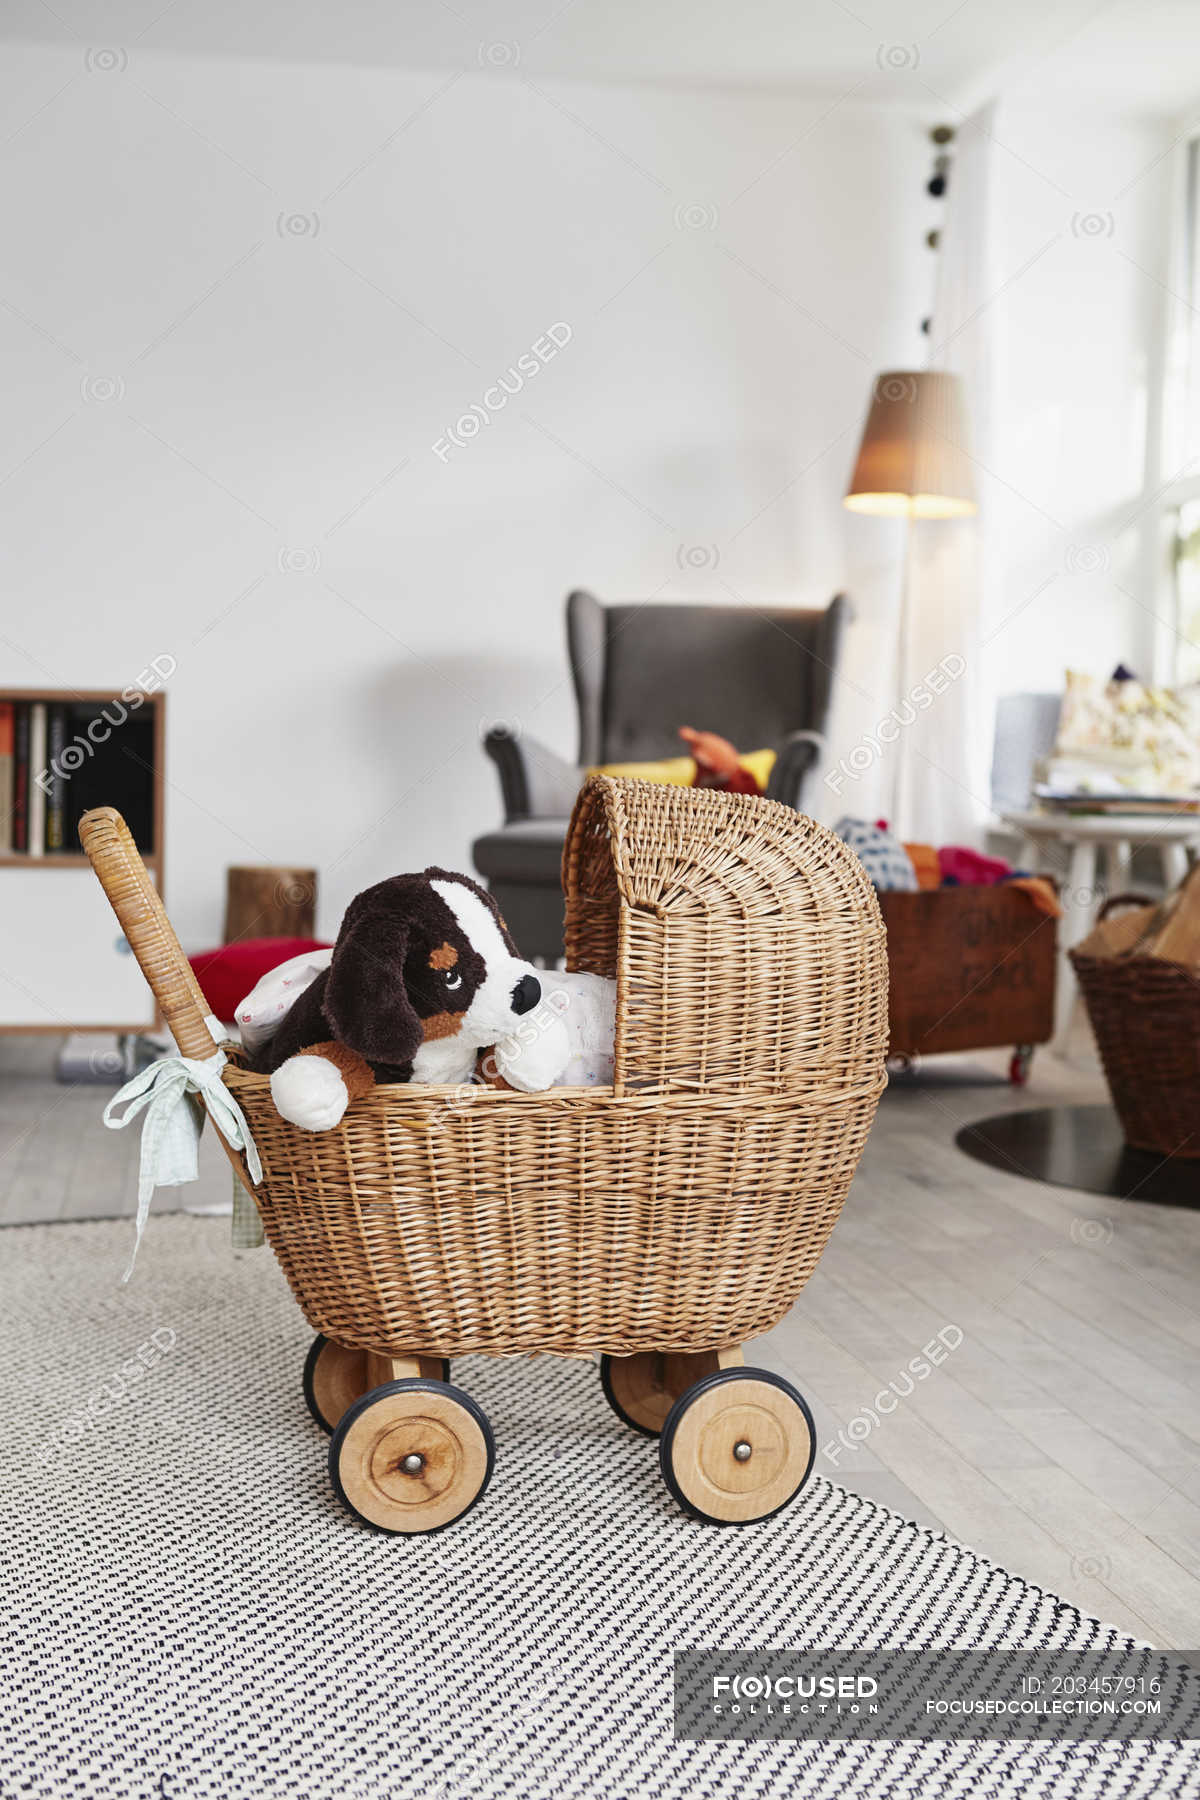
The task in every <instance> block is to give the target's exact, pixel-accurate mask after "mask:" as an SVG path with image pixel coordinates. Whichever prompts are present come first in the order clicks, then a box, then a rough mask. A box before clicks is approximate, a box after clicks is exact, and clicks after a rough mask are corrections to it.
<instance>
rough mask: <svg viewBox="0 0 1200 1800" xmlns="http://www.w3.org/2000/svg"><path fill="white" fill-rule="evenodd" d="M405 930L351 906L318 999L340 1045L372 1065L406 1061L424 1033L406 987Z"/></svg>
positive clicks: (385, 916)
mask: <svg viewBox="0 0 1200 1800" xmlns="http://www.w3.org/2000/svg"><path fill="white" fill-rule="evenodd" d="M407 955H408V926H407V924H406V923H405V921H404V920H403V919H399V918H397V917H396V915H395V914H394V913H384V912H380V911H378V910H376V909H375V908H369V909H367V908H364V909H363V910H362V911H360V912H358V913H357V914H356V913H355V909H354V907H353V906H351V908H350V910H349V912H348V913H347V915H346V920H345V922H344V923H343V925H342V929H341V931H340V932H339V933H338V940H337V943H336V945H335V946H334V951H333V960H332V961H331V963H330V965H329V979H328V982H327V983H326V987H325V994H324V998H323V1002H322V1005H323V1009H324V1012H325V1017H326V1018H327V1019H328V1020H329V1023H330V1024H331V1025H332V1026H333V1029H334V1031H335V1032H336V1033H337V1035H338V1037H339V1038H340V1039H341V1041H342V1043H343V1044H347V1045H349V1047H350V1049H351V1050H357V1051H358V1053H359V1055H360V1056H365V1057H366V1059H367V1061H368V1062H373V1063H408V1062H411V1061H412V1059H413V1057H414V1056H415V1055H416V1053H417V1051H418V1050H419V1049H420V1047H421V1043H422V1041H423V1037H424V1033H423V1031H422V1029H421V1021H420V1019H418V1017H417V1014H416V1010H415V1008H414V1007H413V1003H412V1001H411V1000H410V999H409V997H408V989H407V988H406V987H405V985H404V960H405V957H406V956H407Z"/></svg>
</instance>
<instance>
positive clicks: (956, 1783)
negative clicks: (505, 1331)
mask: <svg viewBox="0 0 1200 1800" xmlns="http://www.w3.org/2000/svg"><path fill="white" fill-rule="evenodd" d="M129 1235H130V1228H129V1226H128V1225H125V1224H98V1225H62V1226H34V1227H28V1228H24V1227H18V1228H13V1229H10V1230H8V1231H6V1232H4V1233H3V1234H2V1237H0V1243H2V1246H3V1265H2V1275H0V1309H2V1310H0V1317H2V1318H3V1320H4V1325H5V1327H6V1330H5V1339H6V1346H7V1347H6V1351H5V1355H4V1359H3V1378H4V1384H5V1390H6V1391H5V1401H4V1405H5V1419H6V1422H7V1427H8V1429H7V1451H6V1457H5V1463H6V1470H5V1478H4V1482H3V1489H2V1492H3V1515H4V1517H3V1538H2V1541H0V1578H2V1591H0V1608H2V1622H0V1684H2V1685H3V1688H4V1698H3V1703H2V1709H3V1710H2V1716H0V1794H3V1795H4V1796H6V1797H7V1796H12V1797H13V1800H16V1797H18V1796H19V1797H20V1800H43V1797H45V1800H59V1797H60V1796H71V1797H75V1796H77V1797H78V1800H110V1797H111V1800H142V1797H143V1796H144V1797H145V1800H152V1797H153V1796H155V1795H159V1796H162V1797H163V1800H242V1797H243V1796H246V1797H250V1800H257V1796H260V1795H261V1796H267V1797H274V1796H280V1797H283V1796H288V1797H295V1800H335V1796H336V1800H409V1797H410V1796H412V1797H414V1800H415V1797H417V1796H422V1797H425V1800H434V1797H436V1800H488V1797H490V1796H497V1797H499V1796H508V1797H516V1800H543V1797H545V1800H558V1797H559V1796H567V1797H571V1800H574V1797H575V1796H579V1797H581V1800H582V1797H583V1796H589V1797H592V1796H594V1797H595V1800H627V1797H628V1800H635V1797H637V1800H641V1797H642V1796H661V1797H662V1800H675V1797H678V1800H685V1797H686V1800H692V1797H693V1796H702V1797H715V1796H722V1797H723V1796H730V1800H733V1797H734V1796H737V1797H738V1800H742V1797H743V1796H744V1797H745V1800H758V1797H766V1796H783V1795H806V1796H807V1795H812V1796H820V1797H821V1800H848V1797H849V1796H857V1795H864V1796H865V1795H870V1796H872V1797H873V1800H885V1797H888V1796H903V1797H905V1800H908V1797H909V1796H912V1797H914V1800H915V1797H917V1796H920V1797H922V1800H924V1797H926V1796H928V1797H930V1800H933V1797H934V1796H936V1797H937V1800H957V1797H958V1796H964V1797H966V1796H973V1795H976V1794H986V1795H988V1796H989V1797H994V1800H999V1797H1007V1796H1009V1795H1011V1796H1014V1797H1015V1796H1018V1795H1020V1796H1050V1795H1053V1796H1059V1795H1061V1796H1063V1797H1064V1800H1066V1797H1067V1796H1070V1797H1071V1800H1086V1797H1090V1796H1106V1797H1107V1796H1111V1797H1112V1800H1116V1797H1117V1796H1121V1800H1135V1797H1140V1796H1146V1797H1147V1800H1148V1797H1149V1796H1152V1795H1160V1794H1161V1795H1166V1794H1177V1795H1200V1749H1198V1748H1197V1747H1196V1746H1194V1745H1193V1746H1191V1747H1178V1746H1170V1745H1154V1744H1151V1743H1135V1744H1126V1745H1117V1744H1111V1745H1095V1744H1093V1745H1076V1746H1073V1747H1071V1748H1060V1747H1054V1748H1048V1747H1046V1746H1038V1745H1034V1744H1021V1743H1015V1744H1003V1743H980V1744H974V1745H956V1746H950V1745H946V1744H933V1745H928V1746H918V1745H915V1744H912V1743H901V1744H896V1745H890V1744H876V1745H869V1744H862V1743H857V1742H853V1743H840V1744H826V1745H820V1746H818V1745H813V1744H805V1743H764V1744H737V1743H722V1744H693V1743H676V1742H674V1741H673V1738H672V1728H671V1717H672V1704H671V1703H672V1689H671V1668H672V1652H673V1651H674V1650H675V1649H677V1648H682V1647H684V1646H686V1645H699V1644H743V1645H751V1644H757V1645H783V1646H796V1645H800V1644H813V1643H817V1644H825V1645H842V1646H855V1647H862V1646H866V1645H875V1644H881V1643H889V1642H890V1643H909V1644H928V1645H934V1644H945V1645H950V1644H964V1643H975V1644H979V1645H1003V1644H1013V1645H1023V1646H1028V1647H1035V1646H1046V1647H1050V1646H1073V1647H1080V1648H1083V1647H1088V1648H1091V1649H1108V1650H1113V1649H1117V1650H1120V1649H1122V1648H1123V1647H1124V1646H1125V1644H1126V1642H1127V1640H1125V1639H1123V1638H1122V1637H1121V1634H1119V1633H1118V1632H1116V1631H1115V1630H1112V1629H1111V1628H1109V1627H1106V1626H1103V1625H1098V1624H1096V1623H1095V1622H1094V1621H1092V1620H1090V1619H1087V1618H1085V1617H1082V1616H1081V1615H1080V1614H1079V1613H1078V1612H1077V1611H1076V1610H1075V1608H1074V1607H1072V1606H1070V1605H1068V1604H1067V1603H1066V1602H1065V1601H1062V1600H1059V1599H1056V1598H1055V1597H1054V1596H1053V1595H1051V1594H1047V1593H1045V1592H1043V1591H1042V1590H1040V1589H1037V1588H1033V1587H1031V1586H1029V1585H1028V1584H1027V1583H1025V1582H1023V1581H1021V1580H1020V1579H1018V1578H1017V1577H1015V1576H1013V1575H1010V1574H1008V1573H1007V1572H1006V1571H1005V1570H1003V1569H1000V1568H998V1567H996V1565H995V1564H993V1563H989V1562H987V1561H986V1560H984V1559H983V1558H981V1557H979V1556H976V1555H975V1554H973V1553H972V1552H971V1551H969V1550H965V1549H963V1548H961V1547H960V1546H958V1545H957V1544H954V1543H952V1542H950V1541H948V1540H947V1539H946V1538H944V1537H941V1536H938V1535H936V1534H933V1533H931V1532H928V1531H925V1530H922V1529H920V1528H918V1527H917V1526H915V1525H913V1524H909V1523H906V1522H905V1521H904V1520H902V1519H900V1518H898V1517H896V1516H895V1515H894V1514H892V1513H889V1512H887V1511H885V1510H884V1509H883V1508H881V1507H879V1506H877V1505H875V1504H874V1503H873V1502H871V1501H868V1500H864V1499H861V1498H859V1497H857V1496H856V1495H854V1494H850V1493H846V1492H844V1491H843V1490H842V1489H840V1488H837V1487H834V1486H832V1485H830V1484H829V1483H828V1482H826V1481H824V1480H821V1479H814V1480H813V1481H812V1482H811V1483H810V1486H809V1487H808V1489H807V1490H806V1492H805V1494H804V1495H803V1496H802V1498H801V1500H800V1501H799V1502H798V1503H797V1504H796V1505H795V1506H793V1507H792V1508H790V1509H788V1510H787V1511H786V1512H784V1513H783V1514H781V1515H779V1516H778V1517H777V1518H776V1519H773V1520H771V1521H768V1522H767V1523H766V1524H763V1525H760V1526H757V1527H754V1528H752V1529H749V1530H745V1531H717V1530H713V1529H712V1528H710V1527H706V1526H704V1525H701V1524H697V1523H693V1522H691V1521H690V1520H688V1519H687V1518H685V1517H684V1516H683V1515H682V1514H681V1513H680V1512H679V1511H678V1510H677V1509H676V1507H675V1506H674V1504H673V1503H672V1502H671V1501H670V1499H669V1498H668V1496H667V1495H666V1492H665V1490H664V1488H663V1486H662V1483H661V1481H660V1478H659V1474H658V1469H657V1460H656V1457H655V1454H654V1447H653V1445H651V1444H648V1443H647V1441H646V1440H645V1439H644V1438H639V1437H635V1436H634V1435H633V1434H632V1433H630V1432H628V1431H627V1430H626V1429H625V1428H624V1427H622V1426H621V1425H620V1424H619V1422H618V1421H617V1420H616V1419H615V1418H614V1416H613V1415H612V1414H611V1413H610V1412H609V1411H608V1409H607V1407H606V1405H605V1402H604V1400H603V1397H602V1395H601V1392H600V1386H599V1381H598V1379H597V1375H596V1371H595V1370H594V1369H593V1368H589V1367H588V1366H586V1365H583V1364H568V1363H564V1362H560V1361H552V1360H546V1361H540V1362H534V1363H528V1362H524V1363H488V1362H485V1361H482V1360H477V1361H471V1362H466V1363H462V1364H457V1365H456V1366H455V1379H456V1380H458V1381H460V1382H461V1384H462V1385H463V1386H464V1387H465V1388H466V1389H467V1390H468V1391H469V1392H470V1393H472V1394H473V1395H474V1396H475V1398H476V1399H478V1400H479V1401H480V1403H481V1404H482V1405H483V1407H484V1409H485V1410H486V1412H487V1413H488V1416H489V1418H490V1419H491V1421H492V1424H493V1426H494V1428H495V1432H496V1437H497V1443H498V1446H499V1450H498V1460H497V1467H496V1472H495V1475H494V1476H493V1479H492V1484H491V1487H490V1488H489V1490H488V1492H487V1494H486V1496H485V1498H484V1500H483V1501H482V1502H481V1503H480V1505H478V1506H477V1507H476V1508H475V1509H474V1511H473V1512H472V1513H471V1514H470V1515H469V1516H468V1517H467V1518H466V1519H465V1520H463V1521H462V1522H461V1523H460V1524H459V1525H458V1526H456V1527H454V1528H452V1529H451V1530H449V1531H447V1532H443V1533H442V1534H440V1535H438V1536H436V1537H432V1538H417V1539H399V1538H390V1537H383V1536H379V1535H376V1534H374V1533H372V1532H370V1531H368V1530H366V1529H364V1528H363V1527H361V1526H359V1525H357V1524H355V1523H354V1522H353V1521H352V1520H350V1519H349V1518H348V1517H347V1516H346V1515H345V1514H344V1513H343V1512H342V1511H341V1510H340V1508H339V1507H338V1506H337V1504H336V1503H335V1502H334V1500H333V1498H332V1495H331V1492H330V1487H329V1482H328V1478H327V1474H326V1448H327V1442H328V1440H327V1439H326V1438H325V1437H324V1436H323V1435H322V1434H321V1433H319V1432H318V1430H317V1429H316V1427H315V1426H313V1425H312V1424H311V1423H310V1421H309V1419H308V1415H307V1413H306V1412H305V1410H304V1406H303V1402H302V1399H301V1395H300V1372H301V1366H302V1363H303V1359H304V1354H305V1351H306V1349H307V1347H308V1343H309V1333H308V1331H307V1327H306V1326H305V1324H304V1321H303V1319H302V1318H301V1317H300V1314H299V1312H298V1311H297V1309H296V1307H295V1305H294V1303H293V1302H292V1300H291V1298H290V1296H289V1294H288V1292H287V1289H286V1287H285V1285H284V1283H283V1280H282V1278H281V1276H280V1275H279V1272H278V1270H277V1268H276V1266H275V1264H274V1262H273V1260H272V1258H271V1256H270V1253H269V1251H265V1250H264V1251H255V1252H252V1253H250V1254H247V1255H243V1256H241V1257H239V1258H237V1259H235V1258H234V1257H233V1256H232V1255H231V1252H230V1250H229V1248H228V1224H227V1223H225V1222H222V1221H218V1220H202V1219H190V1218H186V1217H161V1218H158V1219H156V1220H154V1221H152V1223H151V1227H150V1230H149V1232H148V1233H147V1237H146V1241H145V1243H144V1245H143V1248H142V1252H141V1255H140V1258H139V1262H138V1267H137V1271H136V1274H135V1276H134V1279H133V1281H132V1282H131V1284H130V1285H129V1286H128V1287H127V1288H121V1287H120V1286H119V1276H120V1273H121V1270H122V1268H123V1266H124V1262H125V1258H126V1256H127V1255H128V1249H129Z"/></svg>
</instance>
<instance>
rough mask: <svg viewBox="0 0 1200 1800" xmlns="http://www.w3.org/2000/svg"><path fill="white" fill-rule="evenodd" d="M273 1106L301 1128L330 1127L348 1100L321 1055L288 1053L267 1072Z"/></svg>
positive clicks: (335, 1072)
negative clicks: (283, 1059)
mask: <svg viewBox="0 0 1200 1800" xmlns="http://www.w3.org/2000/svg"><path fill="white" fill-rule="evenodd" d="M271 1098H272V1100H274V1102H275V1106H276V1110H277V1111H278V1112H279V1113H280V1114H281V1115H282V1116H283V1118H285V1119H286V1120H287V1121H288V1123H289V1124H291V1125H298V1126H299V1127H300V1129H301V1131H331V1130H332V1129H333V1127H334V1126H335V1125H340V1124H341V1121H342V1114H343V1113H344V1112H345V1110H346V1108H347V1107H348V1106H349V1104H350V1096H349V1094H348V1093H347V1092H346V1083H345V1082H344V1081H343V1080H342V1077H341V1074H340V1072H339V1071H338V1070H337V1069H336V1068H335V1067H334V1065H333V1064H332V1063H331V1062H326V1060H325V1058H324V1057H323V1056H289V1057H288V1059H287V1061H286V1062H285V1063H280V1065H279V1067H278V1068H277V1069H276V1070H275V1073H274V1074H273V1075H272V1076H271Z"/></svg>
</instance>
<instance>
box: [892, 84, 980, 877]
mask: <svg viewBox="0 0 1200 1800" xmlns="http://www.w3.org/2000/svg"><path fill="white" fill-rule="evenodd" d="M993 112H994V109H993V107H991V106H986V107H984V108H982V109H981V110H980V111H979V112H978V113H976V114H974V115H973V116H972V117H971V118H970V119H969V120H968V121H967V122H966V123H965V124H964V125H962V126H960V127H959V129H958V133H957V138H956V141H955V143H954V145H953V151H954V160H953V165H952V167H951V170H950V176H949V192H948V194H947V201H946V212H945V218H944V222H943V226H942V235H941V242H940V247H939V251H938V277H937V295H936V303H935V306H934V313H933V321H932V325H931V329H930V359H929V360H930V366H931V367H932V368H935V369H945V370H948V371H949V372H951V373H953V374H956V375H959V376H960V377H961V378H962V382H963V387H964V392H965V402H966V413H967V445H966V447H967V449H968V451H969V452H970V454H971V457H972V459H973V462H974V465H975V478H976V497H977V499H978V501H979V507H980V510H979V513H978V514H977V516H975V517H974V518H968V519H948V520H927V521H914V522H913V524H912V525H911V527H910V530H911V534H912V535H911V539H910V544H909V563H908V581H909V590H908V592H909V600H908V607H909V650H908V671H909V673H908V682H909V684H910V685H911V683H913V682H915V681H918V680H921V679H922V678H923V677H924V676H925V675H926V674H927V672H928V671H930V670H932V669H934V668H936V667H937V666H938V665H939V664H941V665H942V666H943V667H948V668H951V669H953V668H956V667H957V666H958V660H959V659H961V661H962V663H963V665H964V667H963V672H962V673H961V675H959V676H958V677H957V679H954V680H953V681H951V683H950V685H949V686H948V687H946V688H945V689H944V691H942V692H941V693H940V694H939V695H938V698H937V700H936V702H935V703H934V704H933V705H931V706H929V707H928V708H927V709H926V710H925V711H924V712H921V713H920V714H919V715H918V717H917V719H916V721H915V722H914V723H913V724H912V725H911V726H910V727H909V728H908V729H907V730H906V731H904V732H903V733H902V734H901V741H900V744H899V746H898V748H899V750H900V755H901V778H900V794H901V799H900V805H899V807H898V809H897V810H898V815H899V816H898V819H897V821H896V823H897V824H898V825H899V828H900V831H901V834H902V835H903V836H904V837H905V838H907V839H909V840H913V839H915V840H917V841H919V842H922V843H930V844H956V843H957V844H961V843H973V844H976V845H978V844H979V843H980V841H981V839H982V835H983V831H984V829H985V827H986V825H987V823H988V821H989V819H990V817H991V808H990V801H989V794H990V766H991V746H992V732H993V720H994V716H995V700H994V696H993V695H992V693H991V692H990V684H989V682H988V679H987V668H986V655H987V653H986V647H983V646H981V638H982V637H983V635H984V633H983V632H982V631H981V621H983V620H986V619H988V618H991V617H994V616H995V615H994V611H993V608H992V606H991V605H990V602H989V599H988V596H987V594H986V592H985V589H986V587H987V584H988V582H989V580H990V579H994V577H995V574H996V569H997V565H996V558H995V556H994V555H992V556H989V554H988V544H987V524H988V520H987V494H986V485H987V473H986V469H987V465H988V464H989V462H990V460H991V458H990V443H991V429H992V419H993V416H994V403H993V378H994V366H995V362H996V355H995V342H994V334H995V329H996V323H997V316H996V315H997V309H996V308H995V307H994V306H993V305H992V304H991V302H992V301H993V300H994V299H995V298H996V296H997V294H998V292H999V290H1000V287H1001V285H1002V282H1001V280H1000V279H999V277H998V276H997V274H996V271H995V269H994V266H993V264H994V255H993V243H994V230H993V225H994V219H993V200H992V191H991V189H992V167H993V150H994V147H993V144H992V140H991V135H990V134H991V129H992V120H993ZM946 659H952V660H950V661H949V662H947V661H946Z"/></svg>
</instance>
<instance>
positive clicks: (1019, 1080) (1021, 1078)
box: [1008, 1044, 1033, 1087]
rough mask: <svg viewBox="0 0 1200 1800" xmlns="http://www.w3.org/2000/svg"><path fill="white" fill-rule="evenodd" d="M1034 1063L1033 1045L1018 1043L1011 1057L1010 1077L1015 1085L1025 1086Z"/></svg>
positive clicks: (1009, 1065) (1009, 1064)
mask: <svg viewBox="0 0 1200 1800" xmlns="http://www.w3.org/2000/svg"><path fill="white" fill-rule="evenodd" d="M1032 1063H1033V1045H1032V1044H1018V1045H1017V1047H1016V1049H1015V1050H1014V1051H1013V1053H1012V1056H1011V1057H1010V1058H1009V1063H1008V1079H1009V1080H1010V1081H1011V1082H1012V1085H1013V1086H1014V1087H1024V1086H1025V1083H1026V1082H1027V1081H1028V1080H1029V1070H1030V1066H1031V1065H1032Z"/></svg>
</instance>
